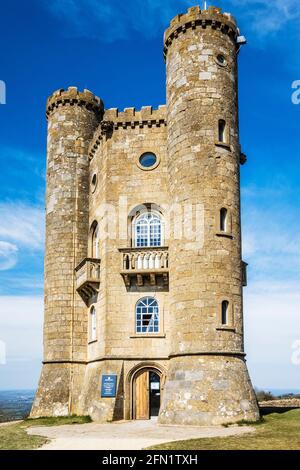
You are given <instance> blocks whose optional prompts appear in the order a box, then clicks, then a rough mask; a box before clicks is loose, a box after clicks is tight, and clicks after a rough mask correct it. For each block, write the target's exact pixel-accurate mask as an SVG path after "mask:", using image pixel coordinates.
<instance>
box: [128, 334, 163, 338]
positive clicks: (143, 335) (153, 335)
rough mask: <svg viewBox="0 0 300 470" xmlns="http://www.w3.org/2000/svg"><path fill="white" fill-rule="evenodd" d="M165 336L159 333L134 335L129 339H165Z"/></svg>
mask: <svg viewBox="0 0 300 470" xmlns="http://www.w3.org/2000/svg"><path fill="white" fill-rule="evenodd" d="M165 337H166V335H165V334H160V333H136V334H134V335H130V338H165Z"/></svg>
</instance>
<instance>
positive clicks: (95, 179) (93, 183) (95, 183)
mask: <svg viewBox="0 0 300 470" xmlns="http://www.w3.org/2000/svg"><path fill="white" fill-rule="evenodd" d="M96 186H97V175H96V173H94V174H93V176H92V179H91V189H92V193H93V192H94V191H95V189H96Z"/></svg>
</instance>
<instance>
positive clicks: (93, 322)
mask: <svg viewBox="0 0 300 470" xmlns="http://www.w3.org/2000/svg"><path fill="white" fill-rule="evenodd" d="M96 339H97V316H96V309H95V307H92V308H91V310H90V341H96Z"/></svg>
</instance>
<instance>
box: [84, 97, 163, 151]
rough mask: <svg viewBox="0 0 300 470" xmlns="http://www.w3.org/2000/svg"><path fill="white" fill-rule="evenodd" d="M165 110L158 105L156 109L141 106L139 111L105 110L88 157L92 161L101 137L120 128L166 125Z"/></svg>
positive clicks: (132, 109)
mask: <svg viewBox="0 0 300 470" xmlns="http://www.w3.org/2000/svg"><path fill="white" fill-rule="evenodd" d="M166 115H167V108H166V105H160V106H159V107H158V109H153V108H152V106H142V108H141V109H139V110H136V109H135V108H125V109H124V110H122V111H119V110H118V108H110V109H106V110H105V112H104V117H103V121H102V122H101V123H100V125H99V126H98V128H97V129H96V132H95V134H94V137H93V139H92V142H91V144H90V148H89V156H90V158H91V159H92V158H93V156H94V155H95V153H96V151H97V149H98V147H99V144H100V141H101V140H102V138H103V135H105V134H107V132H108V131H113V130H118V129H120V128H122V129H127V128H131V129H134V128H136V127H139V128H141V129H142V128H143V127H149V128H150V127H160V126H165V125H166Z"/></svg>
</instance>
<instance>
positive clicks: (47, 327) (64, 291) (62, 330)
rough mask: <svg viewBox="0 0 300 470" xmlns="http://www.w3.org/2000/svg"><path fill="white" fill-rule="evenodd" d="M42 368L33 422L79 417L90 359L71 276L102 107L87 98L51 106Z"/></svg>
mask: <svg viewBox="0 0 300 470" xmlns="http://www.w3.org/2000/svg"><path fill="white" fill-rule="evenodd" d="M46 114H47V119H48V144H47V190H46V247H45V248H46V251H45V314H44V315H45V316H44V361H43V370H42V374H41V378H40V383H39V388H38V391H37V394H36V398H35V402H34V406H33V409H32V412H31V416H33V417H34V416H41V415H42V416H48V415H49V416H51V415H54V416H55V415H56V416H57V415H65V414H68V413H71V412H75V411H76V406H77V404H76V402H77V397H78V395H79V394H80V387H81V386H82V382H83V374H84V370H85V368H84V366H85V361H86V354H87V349H86V345H87V315H86V309H85V305H84V304H83V302H82V300H81V298H80V297H79V295H78V293H77V292H76V288H75V278H74V269H75V267H76V266H77V265H78V263H79V262H80V261H81V260H82V259H83V258H84V257H86V256H87V236H88V227H89V226H88V222H89V158H88V147H89V143H90V140H91V138H92V136H93V134H94V131H95V129H96V127H97V125H98V123H99V121H100V120H101V119H102V115H103V103H102V101H101V100H100V99H99V98H97V97H95V96H94V95H93V94H92V93H91V92H90V91H89V90H84V91H83V92H79V91H78V90H77V88H76V87H69V88H68V90H66V91H64V90H58V91H56V92H55V93H54V94H53V95H52V96H50V97H49V99H48V101H47V111H46Z"/></svg>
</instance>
